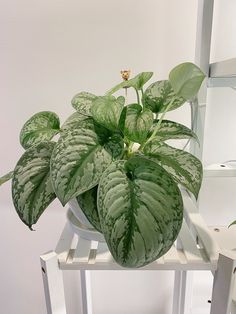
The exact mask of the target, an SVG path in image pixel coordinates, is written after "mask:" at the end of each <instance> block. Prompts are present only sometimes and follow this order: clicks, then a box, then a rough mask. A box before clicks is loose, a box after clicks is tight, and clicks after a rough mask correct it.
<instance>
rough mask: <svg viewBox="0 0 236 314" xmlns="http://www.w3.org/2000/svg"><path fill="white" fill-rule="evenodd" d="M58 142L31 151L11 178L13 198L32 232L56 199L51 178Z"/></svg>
mask: <svg viewBox="0 0 236 314" xmlns="http://www.w3.org/2000/svg"><path fill="white" fill-rule="evenodd" d="M54 145H55V143H52V142H42V143H39V144H38V145H35V146H33V147H31V148H29V149H28V150H27V151H26V152H25V153H24V154H23V155H22V157H21V158H20V160H19V161H18V163H17V165H16V167H15V170H14V175H13V179H12V198H13V202H14V206H15V209H16V211H17V213H18V215H19V217H20V219H21V220H22V221H23V222H24V223H25V224H26V225H27V226H28V227H29V228H30V229H32V225H33V224H35V223H36V222H37V221H38V219H39V217H40V216H41V214H42V213H43V212H44V210H45V209H46V208H47V207H48V205H49V204H50V203H51V202H52V201H53V200H54V199H55V198H56V195H55V193H54V191H53V188H52V184H51V178H50V158H51V154H52V151H53V148H54Z"/></svg>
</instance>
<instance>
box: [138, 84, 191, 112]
mask: <svg viewBox="0 0 236 314" xmlns="http://www.w3.org/2000/svg"><path fill="white" fill-rule="evenodd" d="M173 98H175V100H174V102H173V104H172V106H171V107H170V108H169V111H171V110H174V109H177V108H178V107H180V106H182V105H183V104H184V103H185V101H186V100H185V99H184V98H183V97H177V96H176V94H175V92H174V90H173V88H172V87H171V84H170V82H169V81H167V80H164V81H157V82H155V83H153V84H151V85H150V86H149V87H148V88H147V89H146V90H145V92H144V94H143V99H142V101H143V104H144V106H145V108H149V109H150V110H152V112H155V113H159V112H163V111H165V110H166V107H167V106H168V105H169V103H170V102H171V101H172V99H173Z"/></svg>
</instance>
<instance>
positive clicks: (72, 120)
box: [61, 112, 91, 131]
mask: <svg viewBox="0 0 236 314" xmlns="http://www.w3.org/2000/svg"><path fill="white" fill-rule="evenodd" d="M88 121H91V117H88V116H86V115H84V114H81V113H80V112H74V113H73V114H72V115H70V116H69V118H68V119H67V120H66V121H65V122H64V123H63V125H62V127H61V130H62V131H68V130H71V129H76V128H79V127H81V126H83V125H84V123H85V124H87V123H88Z"/></svg>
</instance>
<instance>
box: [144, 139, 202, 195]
mask: <svg viewBox="0 0 236 314" xmlns="http://www.w3.org/2000/svg"><path fill="white" fill-rule="evenodd" d="M144 154H145V155H147V156H149V157H151V158H152V160H155V161H156V162H158V163H159V164H160V165H161V166H162V167H163V168H165V169H166V170H167V171H168V172H169V173H170V174H171V175H172V176H173V178H174V179H175V180H176V182H178V183H180V184H182V185H183V186H184V187H186V189H188V190H189V191H190V192H192V193H193V194H194V196H195V197H196V198H197V197H198V193H199V190H200V187H201V183H202V174H203V170H202V163H201V162H200V160H198V159H197V158H196V157H195V156H193V155H192V154H190V153H187V152H185V151H183V150H180V149H177V148H174V147H171V146H169V145H167V144H165V143H163V142H160V141H159V140H158V139H154V140H152V141H150V142H149V143H147V145H146V146H145V147H144Z"/></svg>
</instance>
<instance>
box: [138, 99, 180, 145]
mask: <svg viewBox="0 0 236 314" xmlns="http://www.w3.org/2000/svg"><path fill="white" fill-rule="evenodd" d="M175 99H176V98H175V97H174V98H172V100H171V102H170V103H169V105H168V106H167V107H166V109H165V111H164V112H163V113H162V115H161V117H160V119H159V120H158V122H157V125H156V127H155V129H154V131H153V132H152V135H151V136H150V137H149V139H148V140H147V142H145V143H144V144H142V145H141V146H140V148H139V149H140V150H142V149H143V148H144V146H145V145H146V144H147V143H149V142H151V141H152V140H153V139H154V138H155V136H156V134H157V132H158V130H159V129H160V127H161V123H162V120H163V119H164V117H165V115H166V113H167V111H169V109H170V108H171V107H172V105H173V103H174V101H175Z"/></svg>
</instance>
